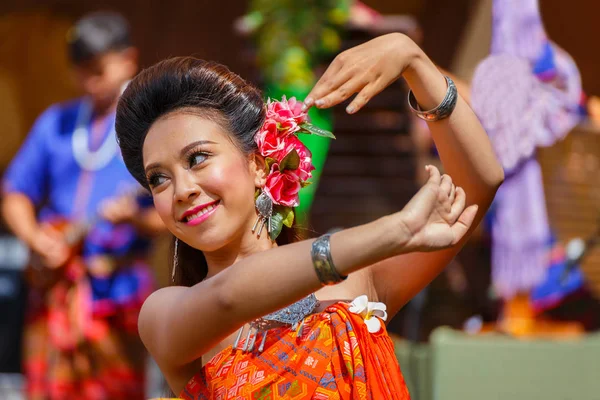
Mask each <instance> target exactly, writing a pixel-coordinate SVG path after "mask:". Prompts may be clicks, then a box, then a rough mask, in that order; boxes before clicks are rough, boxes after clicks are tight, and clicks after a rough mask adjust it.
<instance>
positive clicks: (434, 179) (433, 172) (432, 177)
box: [425, 165, 442, 187]
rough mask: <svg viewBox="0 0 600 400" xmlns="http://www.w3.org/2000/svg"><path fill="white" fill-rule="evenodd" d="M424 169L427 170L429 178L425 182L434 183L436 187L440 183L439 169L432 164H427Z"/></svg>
mask: <svg viewBox="0 0 600 400" xmlns="http://www.w3.org/2000/svg"><path fill="white" fill-rule="evenodd" d="M425 170H426V171H427V172H429V179H428V180H427V184H429V185H435V187H438V186H439V185H440V181H441V179H442V178H441V176H440V171H439V170H438V169H437V168H436V167H435V166H434V165H427V166H426V167H425Z"/></svg>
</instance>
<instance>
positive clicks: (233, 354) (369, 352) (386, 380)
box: [180, 303, 410, 400]
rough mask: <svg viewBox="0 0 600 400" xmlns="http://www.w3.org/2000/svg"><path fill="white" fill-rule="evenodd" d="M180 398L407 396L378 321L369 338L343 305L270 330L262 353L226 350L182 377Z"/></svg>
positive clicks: (402, 399)
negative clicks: (296, 324)
mask: <svg viewBox="0 0 600 400" xmlns="http://www.w3.org/2000/svg"><path fill="white" fill-rule="evenodd" d="M300 331H301V333H300ZM241 347H242V346H238V348H241ZM180 397H181V398H182V399H186V400H201V399H202V400H204V399H206V400H209V399H211V400H226V399H239V400H241V399H252V400H278V399H286V400H287V399H289V400H291V399H323V400H324V399H334V400H335V399H344V400H346V399H347V400H350V399H352V400H359V399H361V400H362V399H392V400H407V399H410V395H409V393H408V389H407V387H406V384H405V382H404V378H403V377H402V373H401V372H400V367H399V365H398V362H397V360H396V357H395V354H394V346H393V343H392V340H391V339H390V337H389V336H388V334H387V332H386V330H385V327H384V326H383V324H382V328H381V330H380V331H379V332H377V333H370V332H369V331H368V329H367V326H366V325H365V322H364V320H363V318H362V317H361V316H360V315H358V314H354V313H351V312H350V311H349V305H348V304H345V303H336V304H334V305H332V306H330V307H328V308H327V309H326V310H325V311H323V312H321V313H317V314H312V315H310V316H308V317H306V318H305V319H304V326H303V328H301V329H300V330H293V329H291V328H289V327H285V328H277V329H273V330H270V331H269V332H268V335H267V339H266V343H265V347H264V350H263V351H262V352H258V351H255V352H252V353H245V352H243V351H241V350H238V349H236V350H233V349H232V346H229V347H228V348H226V349H225V350H223V351H221V352H220V353H219V354H217V355H216V356H215V357H213V358H212V359H211V360H210V361H209V362H208V363H207V364H206V365H205V366H204V367H203V368H202V370H201V371H200V373H198V374H197V375H196V376H194V377H193V378H192V379H191V380H190V382H189V383H188V384H187V386H186V387H185V388H184V390H183V391H182V392H181V393H180Z"/></svg>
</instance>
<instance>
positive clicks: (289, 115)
mask: <svg viewBox="0 0 600 400" xmlns="http://www.w3.org/2000/svg"><path fill="white" fill-rule="evenodd" d="M267 118H268V119H272V120H274V121H276V122H278V123H279V126H280V129H282V130H287V131H289V132H290V133H293V132H296V131H298V130H299V129H300V127H299V125H301V124H302V123H304V122H306V121H307V118H308V117H307V114H306V111H303V110H302V103H301V102H299V101H297V100H296V98H295V97H292V98H291V99H289V100H287V99H286V98H285V96H283V99H282V100H281V101H273V102H272V101H270V100H269V102H268V103H267Z"/></svg>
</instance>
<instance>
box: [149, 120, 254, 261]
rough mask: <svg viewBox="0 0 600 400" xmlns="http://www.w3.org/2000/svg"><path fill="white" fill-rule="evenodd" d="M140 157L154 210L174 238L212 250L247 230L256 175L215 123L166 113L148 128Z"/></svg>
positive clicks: (248, 160)
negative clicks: (141, 156)
mask: <svg viewBox="0 0 600 400" xmlns="http://www.w3.org/2000/svg"><path fill="white" fill-rule="evenodd" d="M143 157H144V169H145V173H146V177H147V179H148V182H149V184H150V188H151V190H152V195H153V197H154V205H155V207H156V210H157V212H158V213H159V215H160V217H161V218H162V220H163V221H164V223H165V225H166V226H167V228H168V229H169V230H170V231H171V232H172V233H173V234H174V235H175V236H177V237H178V238H179V239H180V240H183V241H184V242H185V243H187V244H189V245H190V246H192V247H194V248H196V249H199V250H202V251H214V250H218V249H220V248H222V247H224V246H226V245H227V244H228V243H230V242H231V241H232V240H234V239H235V238H236V237H241V236H240V235H243V234H244V233H247V232H250V229H251V227H252V224H253V222H254V219H255V218H256V212H255V208H254V191H255V188H256V187H257V186H260V184H261V176H262V174H261V171H260V170H257V169H256V165H257V164H256V160H255V159H254V158H253V157H247V156H245V155H244V154H243V153H242V152H241V151H240V149H239V148H238V147H236V146H235V145H234V143H233V142H232V139H231V136H230V134H229V133H228V132H227V131H225V130H224V129H223V128H222V127H221V126H220V125H219V124H218V123H216V122H213V121H211V120H210V119H206V118H203V117H200V116H198V115H194V114H191V113H184V112H174V113H171V114H168V115H166V116H164V117H162V118H160V119H159V120H157V121H156V122H155V123H154V124H153V125H152V126H151V128H150V130H149V131H148V135H147V136H146V140H145V142H144V146H143Z"/></svg>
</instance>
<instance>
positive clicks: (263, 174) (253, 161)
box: [249, 153, 269, 188]
mask: <svg viewBox="0 0 600 400" xmlns="http://www.w3.org/2000/svg"><path fill="white" fill-rule="evenodd" d="M249 162H250V174H251V175H252V176H253V177H254V186H256V187H258V188H262V187H263V186H265V183H266V182H267V175H268V174H269V171H267V163H266V162H265V159H264V157H263V156H261V155H260V154H257V153H252V154H251V155H250V156H249Z"/></svg>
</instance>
